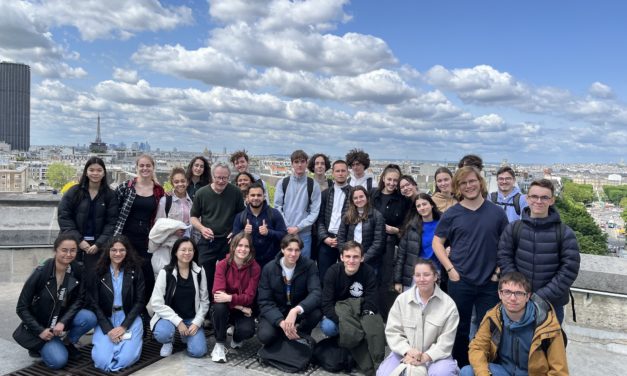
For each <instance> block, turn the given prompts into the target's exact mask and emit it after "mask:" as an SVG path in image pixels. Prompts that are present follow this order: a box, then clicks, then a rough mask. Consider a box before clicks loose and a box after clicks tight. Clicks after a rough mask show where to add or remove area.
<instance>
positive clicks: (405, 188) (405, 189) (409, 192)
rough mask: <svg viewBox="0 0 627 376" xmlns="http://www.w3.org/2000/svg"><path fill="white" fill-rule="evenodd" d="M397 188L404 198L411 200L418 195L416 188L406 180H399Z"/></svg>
mask: <svg viewBox="0 0 627 376" xmlns="http://www.w3.org/2000/svg"><path fill="white" fill-rule="evenodd" d="M398 186H399V188H400V189H401V194H402V195H403V196H405V197H410V198H411V197H414V196H415V195H417V194H418V188H417V187H416V186H415V185H413V184H412V183H411V182H410V181H408V180H406V179H401V181H400V183H398Z"/></svg>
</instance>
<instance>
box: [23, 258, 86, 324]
mask: <svg viewBox="0 0 627 376" xmlns="http://www.w3.org/2000/svg"><path fill="white" fill-rule="evenodd" d="M54 266H55V262H54V258H51V259H48V260H46V261H45V262H44V263H43V265H41V266H38V267H37V268H36V269H35V271H33V274H31V275H30V277H28V280H26V283H24V287H22V292H21V293H20V297H19V298H18V300H17V307H16V312H17V315H18V316H19V317H20V319H22V322H23V323H24V324H26V326H27V327H28V330H30V331H31V332H32V333H33V334H35V335H39V334H40V333H41V332H42V331H44V329H46V328H49V327H50V323H51V321H52V313H53V310H54V306H55V304H57V303H58V299H57V280H56V277H55V268H54ZM65 278H67V279H68V283H67V292H66V295H65V299H64V300H63V306H62V307H61V311H60V312H59V319H58V320H57V323H63V324H64V325H65V327H66V328H69V325H70V324H71V323H72V320H73V319H74V316H75V315H76V314H77V313H78V311H80V310H81V308H83V305H84V299H85V289H84V288H83V287H82V268H81V267H80V266H79V265H78V263H76V262H72V264H71V266H70V268H69V269H68V271H67V272H66V275H65Z"/></svg>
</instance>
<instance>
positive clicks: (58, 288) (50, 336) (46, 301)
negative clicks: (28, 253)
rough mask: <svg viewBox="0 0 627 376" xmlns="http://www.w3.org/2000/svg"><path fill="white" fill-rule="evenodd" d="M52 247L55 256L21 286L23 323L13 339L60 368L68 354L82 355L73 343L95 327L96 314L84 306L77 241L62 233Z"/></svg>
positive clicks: (64, 363)
mask: <svg viewBox="0 0 627 376" xmlns="http://www.w3.org/2000/svg"><path fill="white" fill-rule="evenodd" d="M53 248H54V256H53V258H50V259H48V260H46V261H44V263H43V264H42V265H40V266H38V267H37V268H36V269H35V270H34V271H33V273H32V274H31V275H30V277H28V279H27V280H26V283H24V287H22V292H20V297H19V298H18V300H17V307H16V312H17V315H18V316H19V318H20V319H21V320H22V322H21V324H20V326H18V328H17V329H16V331H15V333H13V338H14V339H15V341H16V342H17V343H18V344H19V345H20V346H22V347H24V348H26V349H28V354H29V355H30V356H31V357H39V356H41V358H42V360H43V362H44V364H45V365H46V367H48V368H51V369H61V368H63V367H65V365H66V364H67V361H68V357H69V358H72V359H77V358H79V357H80V352H79V351H78V349H77V348H76V347H75V346H74V345H75V344H76V343H78V340H79V339H80V338H81V336H82V335H83V334H85V333H87V332H88V331H89V330H91V329H92V328H94V327H95V326H96V315H94V313H93V312H91V311H88V310H87V309H85V308H84V307H85V289H84V287H83V282H84V280H83V274H82V268H81V267H80V266H79V265H78V263H77V262H75V258H76V253H77V251H78V242H77V241H76V239H75V238H74V237H73V236H72V235H71V234H61V235H59V236H58V237H57V239H56V240H55V241H54V245H53ZM66 332H67V336H65V334H66Z"/></svg>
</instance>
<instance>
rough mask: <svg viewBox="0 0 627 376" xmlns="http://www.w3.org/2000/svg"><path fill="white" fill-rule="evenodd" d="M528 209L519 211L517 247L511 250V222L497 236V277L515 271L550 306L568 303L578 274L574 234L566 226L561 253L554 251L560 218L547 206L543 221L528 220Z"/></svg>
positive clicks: (578, 261)
mask: <svg viewBox="0 0 627 376" xmlns="http://www.w3.org/2000/svg"><path fill="white" fill-rule="evenodd" d="M529 212H530V210H529V208H525V210H524V211H523V217H522V219H521V221H522V224H521V226H520V239H519V240H518V248H517V249H513V248H514V243H515V240H514V238H513V236H514V234H513V229H514V223H515V222H512V223H510V224H509V225H507V227H505V230H504V231H503V233H502V234H501V239H500V240H499V246H498V253H497V263H498V265H499V267H500V268H501V274H504V273H508V272H513V271H518V272H521V273H522V274H524V275H525V277H527V279H529V281H530V282H531V291H532V292H534V293H536V294H538V295H539V296H540V297H542V298H544V299H546V300H548V301H549V302H550V303H551V304H553V305H555V306H557V305H564V304H566V303H568V291H569V288H570V286H571V285H572V284H573V282H574V281H575V279H576V278H577V274H578V273H579V263H580V261H581V256H580V255H579V245H578V244H577V238H576V237H575V233H574V232H573V231H572V230H571V229H570V228H569V227H566V228H565V231H564V236H563V238H562V246H561V248H562V249H561V250H560V249H558V241H557V236H558V234H557V231H560V223H561V219H560V215H559V213H558V212H557V210H556V209H555V208H554V207H553V206H551V207H549V215H548V216H547V217H545V218H531V217H530V216H529Z"/></svg>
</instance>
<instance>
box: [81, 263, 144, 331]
mask: <svg viewBox="0 0 627 376" xmlns="http://www.w3.org/2000/svg"><path fill="white" fill-rule="evenodd" d="M92 284H93V285H92ZM144 290H145V283H144V275H143V273H142V271H141V269H134V268H129V270H124V279H123V280H122V307H123V309H124V314H125V316H126V317H125V318H124V321H123V322H122V325H121V326H123V327H124V328H126V329H128V328H129V327H130V326H131V325H132V324H133V321H135V319H136V318H137V316H138V315H139V314H140V313H141V311H142V309H143V308H144V306H145V302H144ZM89 291H90V296H91V299H92V302H91V305H92V309H93V311H94V313H95V314H96V317H97V318H98V325H100V328H101V329H102V331H103V333H105V334H107V333H109V331H110V330H111V329H113V324H112V323H111V321H110V318H111V316H112V315H113V282H112V281H111V273H109V272H107V273H105V274H104V275H99V276H96V277H94V280H93V281H91V284H90V289H89Z"/></svg>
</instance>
